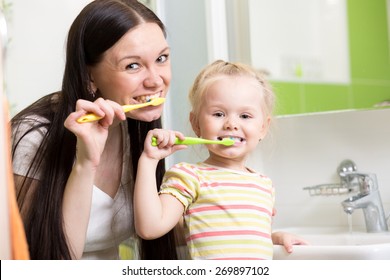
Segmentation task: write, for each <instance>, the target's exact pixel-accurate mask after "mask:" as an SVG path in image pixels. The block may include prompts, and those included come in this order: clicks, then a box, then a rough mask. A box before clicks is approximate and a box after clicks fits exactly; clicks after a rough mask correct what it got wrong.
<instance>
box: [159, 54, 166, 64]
mask: <svg viewBox="0 0 390 280" xmlns="http://www.w3.org/2000/svg"><path fill="white" fill-rule="evenodd" d="M167 60H168V55H167V54H163V55H160V56H159V57H158V58H157V62H158V63H164V62H165V61H167Z"/></svg>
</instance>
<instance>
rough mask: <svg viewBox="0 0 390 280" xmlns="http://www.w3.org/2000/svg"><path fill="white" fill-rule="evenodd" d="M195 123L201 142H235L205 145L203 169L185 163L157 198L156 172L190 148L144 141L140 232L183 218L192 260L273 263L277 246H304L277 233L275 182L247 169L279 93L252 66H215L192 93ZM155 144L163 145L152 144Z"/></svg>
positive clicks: (159, 134) (160, 136) (148, 234)
mask: <svg viewBox="0 0 390 280" xmlns="http://www.w3.org/2000/svg"><path fill="white" fill-rule="evenodd" d="M189 98H190V102H191V105H192V111H191V113H190V121H191V125H192V128H193V130H194V132H195V134H196V135H197V136H198V137H202V138H207V139H212V140H222V139H224V138H229V139H233V140H234V145H232V146H224V145H219V144H211V145H207V149H208V151H209V157H208V158H207V159H206V160H205V161H204V162H201V163H196V164H191V163H185V162H183V163H179V164H176V165H175V166H173V167H172V168H171V169H170V170H168V171H167V172H166V174H165V177H164V179H163V184H162V186H161V190H160V192H159V193H157V192H156V180H155V178H154V173H155V170H156V166H157V164H158V162H159V160H160V159H162V158H164V157H166V156H168V155H170V154H172V153H173V152H176V151H178V150H180V149H184V148H185V147H186V146H184V145H174V141H175V138H176V137H177V138H179V139H181V140H183V139H184V138H185V137H184V136H183V134H181V133H180V132H175V131H167V130H161V129H155V130H152V131H150V132H149V133H148V135H147V137H146V140H145V141H146V142H145V147H144V151H143V153H142V155H141V157H140V159H139V164H138V175H137V178H136V183H135V193H134V196H135V197H134V198H135V201H134V207H135V209H134V212H135V213H134V214H135V226H136V231H137V233H138V234H139V235H140V236H141V237H143V238H145V239H153V238H157V237H159V236H161V235H163V234H165V233H166V232H168V231H169V230H171V229H172V228H173V227H174V226H175V225H176V224H177V223H178V222H179V221H180V219H181V217H184V230H185V238H186V242H187V246H188V250H189V253H190V256H191V258H192V259H272V253H273V246H272V245H273V244H281V245H284V246H285V248H286V250H287V251H288V252H291V251H292V244H304V243H305V241H303V240H301V239H299V238H298V237H296V236H292V235H289V234H287V233H282V232H278V233H272V230H271V223H272V216H273V213H274V209H273V207H274V188H273V186H272V181H271V180H270V179H269V178H268V177H266V176H264V175H262V174H259V173H257V172H256V171H254V170H252V169H250V168H249V167H247V166H246V161H247V158H248V156H249V154H250V153H251V152H252V151H254V150H255V148H256V146H257V145H258V143H259V142H260V141H261V140H262V139H263V138H264V137H265V136H266V134H267V132H268V129H269V126H270V121H271V113H272V109H273V105H274V93H273V92H272V90H271V87H270V86H269V84H268V83H267V82H266V80H264V78H263V77H262V76H261V75H260V74H259V73H258V72H256V71H255V70H254V69H252V68H250V67H249V66H246V65H243V64H239V63H236V64H234V63H229V62H224V61H221V60H219V61H216V62H214V63H212V64H211V65H209V66H207V67H206V68H205V69H204V70H203V71H201V72H200V74H199V75H198V77H197V78H196V80H195V82H194V85H193V87H192V89H191V90H190V94H189ZM152 137H156V138H157V143H158V146H157V147H153V146H152V145H151V144H150V143H151V139H152Z"/></svg>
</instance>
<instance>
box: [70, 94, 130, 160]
mask: <svg viewBox="0 0 390 280" xmlns="http://www.w3.org/2000/svg"><path fill="white" fill-rule="evenodd" d="M87 113H94V114H96V115H98V116H100V117H103V118H102V119H100V120H99V121H94V122H87V123H78V122H77V119H78V118H80V117H82V116H83V115H85V114H87ZM115 118H118V119H119V120H121V121H123V120H125V119H126V116H125V114H124V112H123V109H122V106H120V105H119V104H118V103H116V102H114V101H110V100H104V99H103V98H98V99H97V100H95V102H90V101H87V100H82V99H80V100H78V101H77V103H76V111H75V112H73V113H71V114H70V115H69V116H68V117H67V118H66V120H65V122H64V125H65V127H66V128H67V129H68V130H70V131H71V132H73V133H74V134H75V135H76V137H77V155H76V157H77V159H78V160H80V161H83V160H87V161H90V162H91V163H92V164H93V165H94V166H95V167H96V166H98V165H99V163H100V156H101V154H102V152H103V150H104V146H105V144H106V140H107V136H108V129H109V127H110V126H111V125H112V124H113V122H114V120H115Z"/></svg>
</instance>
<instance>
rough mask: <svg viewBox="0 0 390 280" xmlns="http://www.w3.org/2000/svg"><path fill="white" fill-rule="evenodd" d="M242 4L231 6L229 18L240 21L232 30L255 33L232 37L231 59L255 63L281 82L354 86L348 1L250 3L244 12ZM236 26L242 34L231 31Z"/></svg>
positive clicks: (253, 0) (252, 0) (263, 0)
mask: <svg viewBox="0 0 390 280" xmlns="http://www.w3.org/2000/svg"><path fill="white" fill-rule="evenodd" d="M237 3H238V2H237V1H227V6H226V8H227V15H228V17H227V18H234V20H233V21H229V20H227V24H228V28H229V29H231V30H234V31H235V33H239V32H241V30H243V29H244V28H248V27H249V28H248V29H249V32H248V36H247V37H246V38H244V37H241V38H239V39H238V40H237V37H238V36H239V34H232V33H230V34H229V35H230V36H231V37H233V38H232V39H231V40H230V41H229V54H230V58H231V59H233V60H239V61H247V62H248V61H249V62H250V64H252V65H253V66H254V67H256V68H258V69H263V71H264V72H266V73H267V74H268V76H269V78H270V79H272V80H276V81H277V80H279V81H297V82H318V83H323V82H325V83H349V80H350V74H349V50H348V32H347V11H346V0H338V1H329V0H295V1H286V0H274V1H268V0H248V1H240V2H239V5H241V6H242V8H241V9H238V8H237V7H236V4H237ZM303 11H304V12H303ZM233 22H234V24H235V25H238V26H239V28H236V29H233V28H232V27H231V26H230V27H229V24H232V23H233ZM241 25H244V26H242V27H241ZM245 25H248V27H245ZM234 31H233V33H234ZM242 50H245V52H243V51H242Z"/></svg>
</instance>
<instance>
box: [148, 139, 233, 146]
mask: <svg viewBox="0 0 390 280" xmlns="http://www.w3.org/2000/svg"><path fill="white" fill-rule="evenodd" d="M175 144H176V145H195V144H222V145H225V146H232V145H233V144H234V140H233V139H230V138H224V139H222V140H208V139H203V138H196V137H186V138H185V139H184V140H180V139H178V138H176V141H175ZM152 146H157V139H156V137H152Z"/></svg>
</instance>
